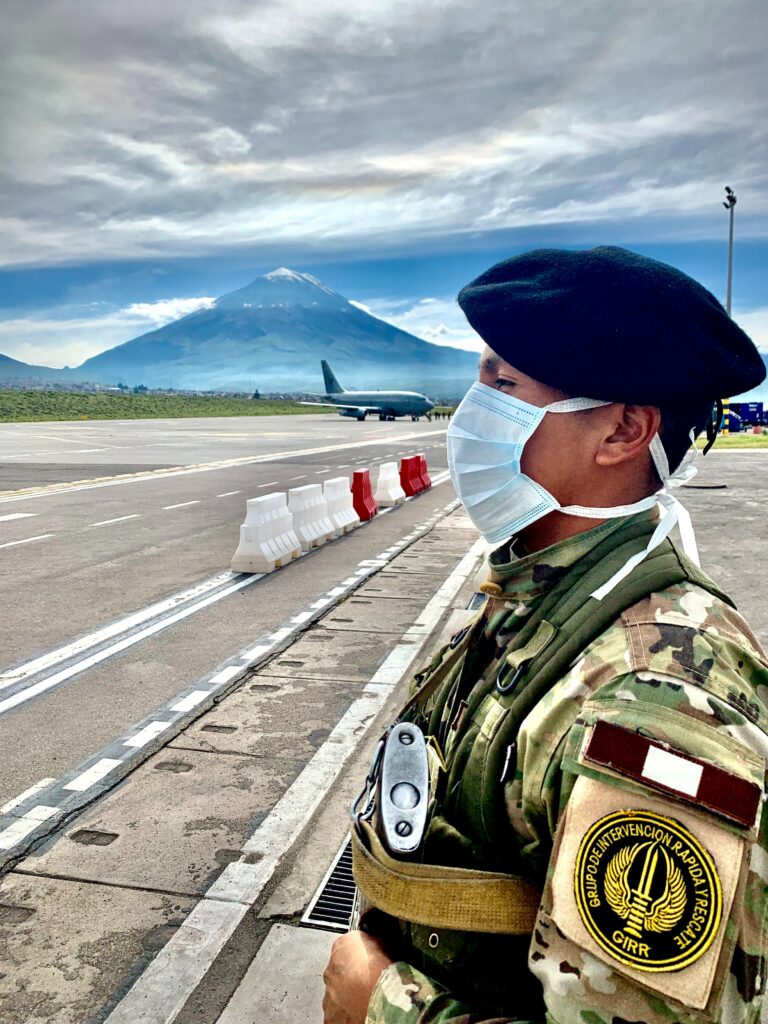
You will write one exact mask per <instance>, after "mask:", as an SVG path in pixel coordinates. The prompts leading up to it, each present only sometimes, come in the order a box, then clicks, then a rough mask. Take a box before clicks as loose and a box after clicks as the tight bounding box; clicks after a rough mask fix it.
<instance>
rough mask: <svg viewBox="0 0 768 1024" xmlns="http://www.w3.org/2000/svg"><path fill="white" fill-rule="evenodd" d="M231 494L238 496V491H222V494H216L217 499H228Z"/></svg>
mask: <svg viewBox="0 0 768 1024" xmlns="http://www.w3.org/2000/svg"><path fill="white" fill-rule="evenodd" d="M233 494H240V491H224V493H223V494H217V495H216V497H217V498H229V497H230V496H231V495H233Z"/></svg>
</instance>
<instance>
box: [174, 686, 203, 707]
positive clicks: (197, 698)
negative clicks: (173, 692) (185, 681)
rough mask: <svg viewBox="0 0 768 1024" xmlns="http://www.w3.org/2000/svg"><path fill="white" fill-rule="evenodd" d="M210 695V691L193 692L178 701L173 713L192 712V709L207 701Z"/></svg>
mask: <svg viewBox="0 0 768 1024" xmlns="http://www.w3.org/2000/svg"><path fill="white" fill-rule="evenodd" d="M208 693H209V691H208V690H193V691H192V693H190V694H187V696H186V697H182V699H181V700H180V701H177V702H176V703H175V704H174V705H173V706H172V707H171V711H191V710H192V708H196V707H197V705H198V704H199V703H200V702H201V701H203V700H205V698H206V697H207V696H208Z"/></svg>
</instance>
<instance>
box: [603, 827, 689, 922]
mask: <svg viewBox="0 0 768 1024" xmlns="http://www.w3.org/2000/svg"><path fill="white" fill-rule="evenodd" d="M630 874H631V875H632V880H633V881H634V882H635V884H634V885H633V884H631V881H630ZM605 896H606V899H607V901H608V904H609V906H610V907H611V909H612V910H613V911H614V912H615V913H616V914H618V916H619V917H621V918H622V919H623V920H625V921H626V924H625V925H624V931H625V932H626V933H627V934H628V935H632V936H634V937H635V938H636V939H641V938H642V937H643V932H644V931H650V932H664V931H669V930H670V929H671V928H674V927H675V925H676V924H677V922H678V921H679V920H680V918H681V917H682V915H683V911H684V910H685V904H686V889H685V879H684V878H683V874H682V872H681V871H680V869H679V868H678V867H677V865H676V864H675V863H674V862H673V860H672V858H671V857H670V856H669V854H668V853H667V851H666V850H665V849H664V848H663V847H662V846H659V844H658V843H656V842H654V843H635V844H634V845H633V846H626V847H624V848H623V849H621V850H619V852H618V853H617V854H616V855H615V856H614V857H613V858H612V860H611V861H610V863H609V864H608V867H607V869H606V872H605Z"/></svg>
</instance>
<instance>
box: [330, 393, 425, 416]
mask: <svg viewBox="0 0 768 1024" xmlns="http://www.w3.org/2000/svg"><path fill="white" fill-rule="evenodd" d="M325 397H326V399H327V401H329V402H332V403H333V405H342V406H360V407H361V408H365V409H368V410H369V411H378V412H379V413H380V414H382V415H385V416H423V415H424V414H425V413H427V412H429V410H430V409H431V408H432V402H430V400H429V399H428V398H427V397H426V396H425V395H420V394H419V393H418V392H416V391H343V392H341V393H338V392H337V393H331V394H327V395H326V396H325ZM349 415H354V413H353V412H350V413H349Z"/></svg>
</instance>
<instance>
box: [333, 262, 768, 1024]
mask: <svg viewBox="0 0 768 1024" xmlns="http://www.w3.org/2000/svg"><path fill="white" fill-rule="evenodd" d="M459 302H460V304H461V306H462V309H463V310H464V312H465V314H466V316H467V318H468V320H469V322H470V323H471V324H472V326H473V327H474V328H475V330H476V331H477V332H478V333H479V334H480V336H481V337H482V338H483V339H484V341H485V342H486V343H487V348H486V349H485V351H484V353H483V356H482V358H481V362H480V380H479V382H478V383H476V384H474V385H473V387H472V388H471V389H470V391H469V392H468V394H467V396H466V397H465V399H464V400H463V402H462V403H461V405H460V406H459V407H458V409H457V410H456V413H455V415H454V416H453V418H452V421H451V425H450V427H449V430H448V454H449V466H450V468H451V474H452V478H453V482H454V485H455V487H456V490H457V493H458V495H459V497H460V498H461V500H462V502H463V504H464V506H465V508H466V510H467V512H468V514H469V516H470V517H471V519H472V520H473V522H474V523H475V525H476V526H477V527H478V529H479V530H480V532H481V533H482V534H483V535H484V537H485V538H486V539H487V540H488V541H490V542H491V544H494V545H500V546H498V547H496V549H495V550H494V551H493V553H492V554H491V556H490V559H489V562H490V574H489V579H488V582H487V583H486V584H485V585H484V586H483V588H482V589H483V590H484V591H485V592H486V595H487V597H486V601H485V605H484V607H483V608H482V610H481V611H480V612H479V613H478V615H477V617H476V619H475V621H474V622H472V623H471V624H470V626H468V627H467V628H466V629H464V630H462V631H461V632H460V633H459V634H457V635H456V636H454V637H453V638H452V640H451V642H450V643H449V644H448V645H446V646H445V647H444V648H442V650H440V651H439V652H438V653H437V654H436V655H435V657H434V658H433V660H432V662H431V663H430V664H429V665H428V666H427V668H426V669H425V670H424V671H423V672H421V673H420V674H419V675H418V676H416V678H415V680H414V683H413V686H412V691H411V698H410V700H409V701H408V703H407V704H406V706H405V708H404V709H403V711H402V713H401V715H400V716H399V721H400V722H401V723H405V724H406V725H407V727H409V728H414V729H417V730H418V731H419V732H420V733H423V734H424V735H425V736H426V737H427V744H426V749H427V752H428V757H429V772H430V789H429V793H430V799H429V807H428V814H427V821H426V828H425V831H424V833H423V836H422V837H421V839H420V842H419V844H418V848H417V850H416V851H415V852H414V853H413V854H411V855H410V856H409V857H407V858H405V859H404V858H402V857H398V856H397V855H395V853H394V851H393V849H391V848H388V846H387V842H386V835H383V833H382V831H381V828H380V827H379V828H378V829H376V828H374V827H372V824H371V822H370V821H369V820H368V816H367V815H366V814H361V815H358V816H357V818H356V822H355V829H354V830H353V849H354V856H355V875H356V878H357V881H358V885H359V887H360V889H361V891H362V893H363V895H364V896H365V897H366V899H367V900H368V903H369V904H370V905H372V907H373V908H375V909H372V910H371V911H369V913H368V914H366V915H365V916H364V917H363V919H362V928H363V929H364V930H362V931H358V932H353V933H350V934H349V935H346V936H343V937H342V938H340V939H339V940H337V942H336V943H335V945H334V949H333V952H332V955H331V959H330V962H329V964H328V967H327V969H326V972H325V976H324V977H325V982H326V994H325V1000H324V1004H323V1007H324V1015H325V1022H326V1024H362V1022H363V1021H366V1022H369V1024H449V1022H450V1024H479V1022H488V1021H493V1022H495V1024H500V1022H501V1021H530V1022H536V1024H544V1022H545V1021H546V1022H549V1024H577V1022H578V1024H622V1022H630V1021H631V1022H649V1024H662V1022H665V1024H668V1022H673V1021H681V1022H686V1024H693V1022H696V1024H701V1022H715V1021H717V1022H721V1024H726V1022H728V1024H730V1022H734V1024H735V1022H758V1021H759V1019H760V1007H761V1003H762V993H763V988H764V984H765V954H766V946H767V945H768V943H767V941H766V925H765V918H766V910H768V834H767V832H766V822H765V817H766V816H765V815H763V814H762V807H763V799H764V798H763V792H764V778H765V759H766V757H767V756H768V712H766V704H765V700H766V689H765V688H766V686H768V663H767V662H766V657H765V654H764V652H763V651H762V650H761V648H760V645H759V643H758V641H757V639H756V638H755V637H754V635H753V634H752V633H751V631H750V629H749V627H748V626H747V624H746V623H745V622H744V620H743V619H742V618H741V616H740V615H739V614H738V612H737V611H736V610H735V607H734V605H733V603H732V601H731V600H730V598H729V597H728V596H727V595H726V594H724V593H723V592H722V591H721V590H720V589H719V588H718V587H717V585H716V584H715V583H713V582H712V580H710V579H709V578H708V577H707V576H705V575H704V573H703V572H702V571H701V570H700V569H699V568H698V566H697V553H696V545H695V539H694V536H693V531H692V529H691V527H690V521H689V519H688V516H687V513H686V512H685V510H684V508H683V507H682V506H681V505H680V504H679V502H677V501H676V499H675V498H674V497H673V496H672V495H671V494H670V493H669V491H668V489H667V487H668V485H671V484H673V483H674V482H675V480H676V479H677V480H679V479H682V478H684V476H685V472H683V471H681V470H678V467H679V466H680V464H681V462H683V460H684V456H686V451H687V449H688V448H689V446H690V444H691V440H692V439H693V437H694V436H695V435H697V434H699V433H701V432H702V431H703V430H706V432H707V436H708V443H709V445H711V443H712V442H713V441H714V437H715V435H716V432H717V428H718V426H719V421H720V412H719V410H720V409H721V405H720V403H719V398H720V397H721V396H728V395H733V394H737V393H740V392H743V391H746V390H747V389H749V388H751V387H754V386H755V385H757V384H758V383H760V381H761V380H763V379H764V377H765V367H764V365H763V362H762V359H761V357H760V356H759V354H758V352H757V350H756V348H755V346H754V345H753V344H752V342H751V341H750V339H749V338H748V337H747V336H746V335H745V334H744V332H743V331H741V330H740V328H739V327H738V326H737V325H736V324H735V323H734V322H733V321H732V320H730V318H729V317H728V316H727V314H726V313H725V310H724V309H723V308H722V306H721V305H720V304H719V303H718V302H717V300H716V299H715V298H714V297H713V296H712V295H711V294H710V293H709V292H707V291H706V290H705V289H704V288H702V287H701V286H700V285H699V284H697V283H696V282H695V281H693V280H692V279H690V278H689V277H687V276H686V275H685V274H682V273H680V272H679V271H677V270H675V269H673V268H672V267H669V266H667V265H665V264H662V263H658V262H656V261H653V260H649V259H646V258H644V257H642V256H639V255H637V254H634V253H631V252H628V251H626V250H623V249H618V248H612V247H610V248H599V249H593V250H591V251H589V252H564V251H557V250H549V251H545V250H540V251H535V252H530V253H527V254H524V255H522V256H519V257H516V258H514V259H510V260H507V261H505V262H503V263H500V264H498V265H496V266H494V267H492V268H491V269H490V270H488V271H486V272H485V273H484V274H482V275H481V276H480V277H478V278H477V279H476V280H475V281H473V282H472V283H471V284H470V285H468V286H467V287H466V288H464V289H463V291H462V292H461V294H460V295H459ZM713 404H714V405H715V408H716V409H717V410H718V411H717V412H716V414H715V416H714V418H713V417H712V408H713ZM689 457H690V456H687V457H686V458H689ZM670 468H671V469H672V470H677V473H675V474H674V475H672V474H671V472H670ZM675 522H678V523H679V525H680V531H681V537H682V541H683V548H684V551H682V552H681V551H678V550H677V549H676V548H675V547H673V546H672V545H671V543H670V541H669V539H668V537H667V534H668V533H669V530H670V529H671V527H672V525H674V523H675ZM390 735H392V734H391V733H390ZM385 757H386V754H385ZM382 799H383V798H382ZM382 837H383V838H384V841H383V842H382Z"/></svg>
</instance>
